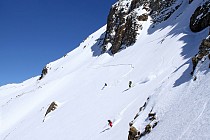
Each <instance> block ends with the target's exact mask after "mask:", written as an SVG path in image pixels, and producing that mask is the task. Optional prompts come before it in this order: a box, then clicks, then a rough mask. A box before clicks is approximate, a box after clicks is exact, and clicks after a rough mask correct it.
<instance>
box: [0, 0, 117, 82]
mask: <svg viewBox="0 0 210 140" xmlns="http://www.w3.org/2000/svg"><path fill="white" fill-rule="evenodd" d="M115 2H116V0H0V64H1V66H0V86H1V85H5V84H8V83H19V82H22V81H24V80H26V79H29V78H31V77H33V76H37V75H39V74H40V73H41V71H42V68H43V67H44V66H45V65H46V64H48V63H49V62H51V61H54V60H56V59H58V58H60V57H62V56H63V55H64V54H66V53H67V52H70V51H71V50H72V49H74V48H75V47H77V46H78V45H79V43H80V42H82V40H84V39H85V38H86V37H87V36H88V35H90V34H91V33H92V32H94V31H96V30H97V29H99V28H100V27H102V26H103V25H105V24H106V20H107V16H108V13H109V9H110V7H111V5H112V4H114V3H115Z"/></svg>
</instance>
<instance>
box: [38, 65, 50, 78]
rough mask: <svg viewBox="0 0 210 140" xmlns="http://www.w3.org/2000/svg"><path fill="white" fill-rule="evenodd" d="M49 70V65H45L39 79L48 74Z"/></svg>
mask: <svg viewBox="0 0 210 140" xmlns="http://www.w3.org/2000/svg"><path fill="white" fill-rule="evenodd" d="M47 72H48V69H47V67H46V66H45V67H44V68H43V69H42V74H41V76H40V77H39V80H41V79H43V77H44V76H45V75H46V74H47Z"/></svg>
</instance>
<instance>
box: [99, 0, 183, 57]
mask: <svg viewBox="0 0 210 140" xmlns="http://www.w3.org/2000/svg"><path fill="white" fill-rule="evenodd" d="M175 1H176V0H170V1H163V0H127V1H126V0H124V1H123V0H120V1H119V2H117V3H116V4H114V5H113V6H112V8H111V9H110V12H109V16H108V19H107V30H106V35H105V38H104V41H103V44H102V46H101V48H102V53H104V52H106V51H108V50H110V51H111V53H112V54H115V53H117V52H118V51H119V50H121V49H123V48H125V47H128V46H131V45H133V44H134V43H135V42H136V39H137V36H138V34H139V31H140V30H142V23H143V22H144V21H147V20H148V16H149V15H150V16H151V17H152V19H153V22H154V23H160V22H162V21H164V20H167V19H168V18H169V17H170V16H171V14H172V13H173V12H174V11H175V10H176V9H177V8H178V7H179V6H180V5H178V4H177V3H176V4H177V5H176V6H173V7H175V8H172V7H170V6H172V5H173V4H174V2H175ZM139 11H142V12H143V14H139V13H142V12H139Z"/></svg>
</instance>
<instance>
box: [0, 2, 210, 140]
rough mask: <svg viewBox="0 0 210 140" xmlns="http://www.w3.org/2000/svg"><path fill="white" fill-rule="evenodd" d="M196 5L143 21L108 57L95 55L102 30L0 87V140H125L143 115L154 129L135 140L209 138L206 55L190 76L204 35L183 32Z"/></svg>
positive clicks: (209, 75)
mask: <svg viewBox="0 0 210 140" xmlns="http://www.w3.org/2000/svg"><path fill="white" fill-rule="evenodd" d="M125 2H128V1H125ZM177 2H180V0H177ZM200 4H201V3H200V1H198V0H194V1H192V2H191V3H190V4H189V2H188V1H184V2H183V3H182V4H181V5H180V7H179V8H178V9H177V10H176V11H175V12H174V13H173V14H172V15H171V16H170V18H168V19H167V20H166V21H164V22H162V23H160V24H157V25H156V26H153V24H152V23H151V22H150V21H151V18H150V17H148V20H147V21H144V22H143V23H142V27H143V28H142V30H141V32H140V35H139V36H137V38H136V39H137V40H136V43H135V44H133V45H132V46H131V47H128V48H126V49H125V50H124V51H121V52H118V53H116V54H115V55H114V56H110V55H109V54H107V53H104V54H101V48H100V47H101V45H102V43H103V39H104V37H105V32H106V28H107V27H106V26H104V27H102V28H101V29H99V30H98V31H96V32H95V33H93V34H92V35H90V36H89V37H88V38H87V39H86V40H84V42H82V43H81V44H80V46H79V47H78V48H76V49H75V50H73V51H72V52H70V53H68V54H66V55H65V56H64V57H62V58H60V59H59V60H56V61H54V62H51V63H49V64H48V65H47V68H48V72H47V74H46V75H45V76H44V77H43V78H42V79H41V80H38V79H39V76H37V77H34V78H31V79H29V80H27V81H25V82H23V83H20V84H14V85H7V86H2V87H0V139H2V140H14V139H15V140H29V139H30V140H38V139H39V140H40V139H43V140H46V139H47V140H48V139H51V140H58V139H59V140H60V139H61V140H65V139H70V140H84V139H88V140H116V139H117V140H126V139H128V135H129V134H130V133H129V132H128V131H129V130H130V128H131V127H130V126H133V127H135V128H136V130H137V131H139V132H140V135H141V134H144V130H145V127H146V126H147V125H148V123H150V121H151V120H152V118H151V120H150V118H149V117H148V114H149V113H155V115H154V116H155V119H154V120H155V121H151V122H152V123H151V124H152V125H154V124H155V123H156V122H157V125H156V126H155V127H154V128H153V129H152V130H151V132H150V133H145V135H141V136H142V137H141V139H151V140H154V139H155V140H163V139H167V140H174V139H180V140H181V139H196V140H200V139H210V136H209V134H210V127H209V126H210V124H209V122H210V120H209V119H210V118H209V113H210V109H209V108H210V101H209V100H210V94H209V91H210V87H209V83H210V73H209V63H210V60H209V58H208V57H207V56H205V58H206V59H204V61H199V63H198V64H197V66H196V68H195V71H194V76H196V80H195V79H194V77H193V76H192V75H190V72H191V71H192V69H193V64H192V62H191V58H192V57H193V56H194V55H196V54H197V53H198V48H199V46H200V44H201V42H202V40H203V39H204V38H206V37H207V36H208V33H209V30H208V28H206V29H204V30H202V31H201V32H198V33H193V32H191V30H190V28H189V23H190V17H191V16H192V14H193V12H194V11H195V10H196V8H197V7H198V6H200ZM140 8H141V7H140ZM130 81H131V82H130ZM53 102H54V103H55V104H56V105H55V104H54V106H51V109H49V108H50V105H51V104H52V103H53ZM145 103H146V104H145ZM53 107H55V108H53ZM140 107H142V108H141V109H140ZM49 110H50V111H49ZM47 112H48V113H47ZM151 116H152V115H151V114H150V117H151ZM107 120H111V121H112V122H113V127H110V126H109V125H108V122H107ZM131 122H132V123H131ZM129 124H130V126H129ZM147 130H148V131H149V130H150V129H147ZM129 138H131V139H132V136H131V137H129Z"/></svg>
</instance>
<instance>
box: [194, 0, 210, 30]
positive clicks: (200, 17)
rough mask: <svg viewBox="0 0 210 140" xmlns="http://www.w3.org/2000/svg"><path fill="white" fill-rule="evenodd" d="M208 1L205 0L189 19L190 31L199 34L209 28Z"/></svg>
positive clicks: (209, 3)
mask: <svg viewBox="0 0 210 140" xmlns="http://www.w3.org/2000/svg"><path fill="white" fill-rule="evenodd" d="M209 9H210V1H209V0H207V1H206V2H205V3H204V4H202V5H201V6H199V7H198V8H197V9H196V10H195V12H194V13H193V15H192V17H191V19H190V29H191V30H192V31H193V32H200V31H202V30H203V29H205V28H207V27H209V26H210V10H209Z"/></svg>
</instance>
